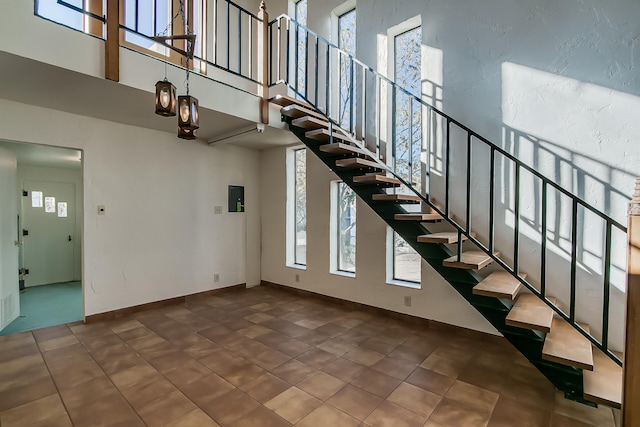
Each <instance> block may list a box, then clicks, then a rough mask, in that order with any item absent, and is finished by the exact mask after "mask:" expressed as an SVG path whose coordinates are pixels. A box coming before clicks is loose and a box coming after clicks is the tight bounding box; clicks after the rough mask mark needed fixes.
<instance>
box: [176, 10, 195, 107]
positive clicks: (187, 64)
mask: <svg viewBox="0 0 640 427" xmlns="http://www.w3.org/2000/svg"><path fill="white" fill-rule="evenodd" d="M178 14H180V16H181V17H182V22H183V23H184V29H185V34H186V35H188V36H189V35H191V30H190V29H189V22H187V19H186V18H185V13H184V1H183V0H180V10H179V11H178ZM176 16H177V15H176ZM174 19H175V18H174ZM187 43H190V41H189V40H187ZM187 51H191V49H190V46H187ZM189 59H190V58H189V55H187V61H186V72H187V78H186V79H185V86H186V87H187V96H189Z"/></svg>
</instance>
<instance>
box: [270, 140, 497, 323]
mask: <svg viewBox="0 0 640 427" xmlns="http://www.w3.org/2000/svg"><path fill="white" fill-rule="evenodd" d="M286 150H287V149H286V148H274V149H270V150H266V151H263V152H262V153H261V163H260V170H261V179H260V203H261V208H260V212H261V222H262V267H261V268H262V279H263V280H266V281H269V282H274V283H279V284H284V285H287V286H292V287H296V288H300V289H305V290H309V291H312V292H316V293H320V294H324V295H330V296H333V297H336V298H341V299H345V300H349V301H355V302H359V303H363V304H367V305H371V306H375V307H382V308H385V309H388V310H392V311H396V312H400V313H407V314H411V315H414V316H419V317H423V318H428V319H435V320H438V321H440V322H445V323H449V324H453V325H458V326H463V327H466V328H471V329H477V330H481V331H486V332H490V333H495V332H496V331H495V329H493V327H492V326H491V325H490V324H489V323H488V322H487V321H486V320H484V318H482V316H480V314H478V313H477V312H476V311H475V310H474V309H473V308H472V307H471V306H470V305H469V304H468V303H467V302H466V301H465V300H464V299H463V298H462V297H461V296H459V295H458V293H457V292H456V291H455V290H454V289H453V288H452V287H451V286H450V285H449V284H448V283H447V282H445V281H444V280H443V279H442V278H441V277H440V276H439V275H438V274H437V273H436V272H435V271H433V270H432V269H431V268H430V267H429V266H428V264H426V263H424V262H423V263H422V289H412V288H407V287H400V286H396V285H389V284H386V283H385V278H386V272H385V263H386V254H385V248H386V243H385V239H386V237H385V236H386V225H385V223H384V222H383V221H382V220H381V219H379V218H378V216H377V214H375V213H374V212H373V211H372V210H371V209H370V208H369V207H368V206H367V205H365V204H364V203H363V202H361V201H360V200H358V202H357V203H358V204H357V236H356V238H357V242H356V245H357V252H356V256H357V259H356V277H355V278H351V277H345V276H342V275H336V274H330V273H329V219H330V216H329V211H330V196H329V195H330V187H331V185H330V184H331V181H333V180H336V179H337V177H336V175H335V174H333V173H332V172H330V171H329V170H328V169H327V167H326V166H325V165H324V164H323V163H322V162H321V161H320V160H319V159H317V158H316V157H315V156H314V155H312V154H311V153H310V154H309V155H308V156H307V267H306V270H300V269H299V268H291V267H287V266H286V241H285V236H286V228H285V225H286V224H285V223H286V221H285V218H286V209H285V208H286V197H287V195H286ZM296 275H299V277H300V281H299V282H296V281H295V276H296ZM405 296H411V299H412V306H411V307H405V306H404V297H405Z"/></svg>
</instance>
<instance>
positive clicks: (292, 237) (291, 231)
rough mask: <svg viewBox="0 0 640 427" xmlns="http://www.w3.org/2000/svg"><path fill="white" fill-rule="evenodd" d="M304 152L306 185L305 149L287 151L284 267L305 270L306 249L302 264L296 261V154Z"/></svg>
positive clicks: (295, 147) (299, 147) (293, 148)
mask: <svg viewBox="0 0 640 427" xmlns="http://www.w3.org/2000/svg"><path fill="white" fill-rule="evenodd" d="M301 152H304V155H305V160H304V161H305V176H304V180H305V183H306V179H307V174H306V164H307V162H306V160H307V159H306V155H307V151H306V147H304V146H300V145H298V146H294V147H291V148H289V149H288V150H287V156H286V164H287V165H286V169H287V180H286V182H287V204H286V215H285V216H286V221H285V222H286V233H285V235H286V266H287V267H292V268H297V269H301V270H305V269H306V268H307V259H306V254H307V251H306V248H307V246H308V245H305V250H304V262H302V260H299V259H298V231H297V213H298V211H297V184H298V182H297V172H298V169H297V164H298V162H297V160H298V157H297V156H298V153H301ZM306 202H307V201H306V188H305V203H304V205H305V240H306V235H307V231H306V206H307V203H306Z"/></svg>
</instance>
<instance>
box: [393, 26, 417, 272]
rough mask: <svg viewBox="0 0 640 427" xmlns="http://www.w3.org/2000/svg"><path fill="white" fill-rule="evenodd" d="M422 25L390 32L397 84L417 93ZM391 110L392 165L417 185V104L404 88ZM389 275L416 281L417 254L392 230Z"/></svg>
mask: <svg viewBox="0 0 640 427" xmlns="http://www.w3.org/2000/svg"><path fill="white" fill-rule="evenodd" d="M421 45H422V28H421V27H416V28H413V29H411V30H409V31H405V32H402V33H400V34H397V35H395V36H394V39H393V61H394V62H393V67H394V69H393V71H394V80H395V82H396V83H397V84H398V86H399V87H401V88H404V89H406V90H408V91H409V92H410V93H411V94H413V95H416V96H419V95H420V88H421V78H422V76H421V70H420V67H421V63H422V58H421ZM394 97H395V99H394V101H395V111H394V112H393V115H392V119H393V128H392V129H393V141H394V146H393V148H394V151H393V159H394V168H395V171H396V173H397V174H398V175H399V176H401V177H402V178H404V179H406V180H407V181H408V182H415V183H416V184H415V186H416V187H417V188H418V189H419V188H420V182H421V179H420V153H421V150H422V125H421V117H422V116H421V108H420V104H419V103H418V102H417V101H414V99H413V97H412V96H410V95H408V94H407V93H405V92H404V91H399V90H396V91H395V93H394ZM392 241H393V279H395V280H401V281H408V282H418V283H419V282H420V262H421V261H420V255H419V254H418V253H417V252H416V251H415V250H414V249H413V248H412V247H411V246H410V245H409V244H408V243H407V242H406V241H404V239H402V237H400V236H399V235H398V234H397V233H396V232H393V238H392Z"/></svg>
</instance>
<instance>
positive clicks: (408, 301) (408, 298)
mask: <svg viewBox="0 0 640 427" xmlns="http://www.w3.org/2000/svg"><path fill="white" fill-rule="evenodd" d="M404 305H405V306H406V307H411V297H410V296H406V297H404Z"/></svg>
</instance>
